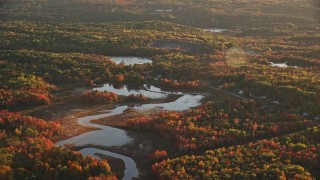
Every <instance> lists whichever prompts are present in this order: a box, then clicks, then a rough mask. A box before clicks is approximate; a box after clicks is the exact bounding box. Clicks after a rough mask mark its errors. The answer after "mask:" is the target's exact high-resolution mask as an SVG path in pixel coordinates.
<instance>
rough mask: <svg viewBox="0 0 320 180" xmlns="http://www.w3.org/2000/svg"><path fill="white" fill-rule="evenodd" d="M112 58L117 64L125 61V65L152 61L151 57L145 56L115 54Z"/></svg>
mask: <svg viewBox="0 0 320 180" xmlns="http://www.w3.org/2000/svg"><path fill="white" fill-rule="evenodd" d="M110 58H111V60H112V61H114V62H115V63H116V64H120V63H121V62H124V63H125V65H134V64H146V63H152V61H151V59H148V58H143V57H115V56H111V57H110Z"/></svg>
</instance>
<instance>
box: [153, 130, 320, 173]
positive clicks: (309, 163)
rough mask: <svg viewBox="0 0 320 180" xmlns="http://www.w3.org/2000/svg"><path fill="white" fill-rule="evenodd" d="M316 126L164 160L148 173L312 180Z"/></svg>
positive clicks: (319, 165)
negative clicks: (270, 137)
mask: <svg viewBox="0 0 320 180" xmlns="http://www.w3.org/2000/svg"><path fill="white" fill-rule="evenodd" d="M319 129H320V127H319V126H314V127H310V128H308V129H307V130H304V131H301V132H297V133H293V134H289V135H287V136H284V137H280V138H274V139H270V140H260V141H257V142H252V143H248V144H245V145H237V146H231V147H228V148H225V147H223V148H218V149H214V150H208V151H206V152H205V154H203V155H184V156H181V157H177V158H174V159H168V160H164V161H162V162H160V163H156V164H154V165H153V166H152V172H153V173H155V174H156V175H157V177H158V178H159V179H168V178H169V179H170V178H174V179H210V178H211V179H228V178H238V179H247V178H248V179H312V178H313V176H312V175H311V174H312V173H311V171H310V170H313V171H314V172H319V170H320V160H319V155H320V146H319V142H320V139H319V132H320V131H319ZM302 139H304V140H303V141H301V140H302Z"/></svg>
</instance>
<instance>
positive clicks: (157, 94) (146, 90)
mask: <svg viewBox="0 0 320 180" xmlns="http://www.w3.org/2000/svg"><path fill="white" fill-rule="evenodd" d="M93 90H98V91H109V92H110V91H111V92H114V93H116V94H118V95H121V96H129V95H130V94H135V95H137V94H143V95H144V96H146V97H148V98H151V99H160V98H165V97H167V95H168V94H181V92H169V91H162V90H161V89H160V88H157V87H155V86H152V85H147V84H144V85H143V86H142V87H137V86H129V85H124V86H120V87H119V86H118V87H117V86H115V85H112V84H104V85H103V86H102V87H98V88H94V89H93Z"/></svg>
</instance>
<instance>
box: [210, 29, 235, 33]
mask: <svg viewBox="0 0 320 180" xmlns="http://www.w3.org/2000/svg"><path fill="white" fill-rule="evenodd" d="M204 31H208V32H215V33H221V32H226V31H229V30H228V29H220V28H208V29H204Z"/></svg>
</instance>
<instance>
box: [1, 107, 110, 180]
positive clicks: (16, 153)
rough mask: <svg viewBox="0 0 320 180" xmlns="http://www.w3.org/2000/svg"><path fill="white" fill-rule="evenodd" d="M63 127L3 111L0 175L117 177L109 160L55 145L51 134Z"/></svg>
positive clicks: (27, 176)
mask: <svg viewBox="0 0 320 180" xmlns="http://www.w3.org/2000/svg"><path fill="white" fill-rule="evenodd" d="M61 131H62V128H61V125H60V124H59V123H58V122H45V121H43V120H41V119H37V118H33V117H30V116H23V115H21V114H20V113H11V112H9V111H7V110H4V111H0V139H1V143H0V164H1V165H0V179H25V178H36V179H87V178H89V177H97V178H103V179H116V177H115V176H113V175H112V174H111V173H110V167H109V165H108V163H107V161H105V160H103V161H98V160H96V159H94V158H91V157H84V156H83V155H81V154H80V153H78V152H74V151H71V150H69V149H65V148H61V147H55V146H54V143H53V142H52V141H51V140H50V139H49V138H51V137H53V136H56V135H58V134H59V133H60V132H61Z"/></svg>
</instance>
